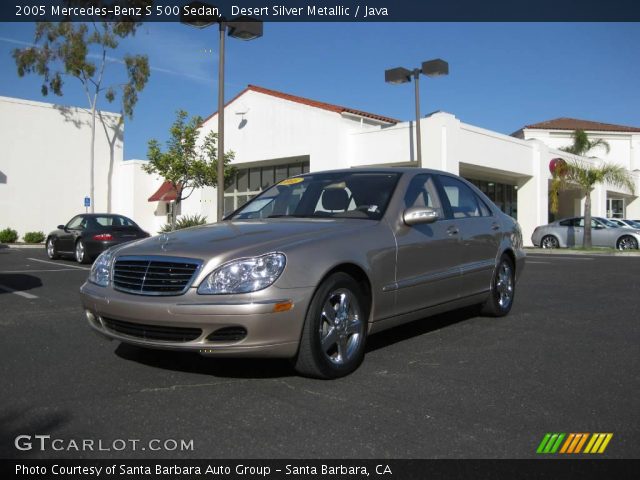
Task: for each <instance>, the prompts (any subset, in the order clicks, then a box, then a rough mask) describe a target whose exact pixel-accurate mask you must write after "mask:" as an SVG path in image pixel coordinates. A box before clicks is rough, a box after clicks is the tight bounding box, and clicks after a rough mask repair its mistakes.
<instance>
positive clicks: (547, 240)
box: [540, 235, 560, 248]
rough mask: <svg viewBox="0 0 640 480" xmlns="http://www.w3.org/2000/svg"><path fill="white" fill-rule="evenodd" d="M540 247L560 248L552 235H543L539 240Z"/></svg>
mask: <svg viewBox="0 0 640 480" xmlns="http://www.w3.org/2000/svg"><path fill="white" fill-rule="evenodd" d="M540 246H541V247H542V248H560V242H559V241H558V239H557V238H556V237H554V236H553V235H545V236H544V237H542V240H540Z"/></svg>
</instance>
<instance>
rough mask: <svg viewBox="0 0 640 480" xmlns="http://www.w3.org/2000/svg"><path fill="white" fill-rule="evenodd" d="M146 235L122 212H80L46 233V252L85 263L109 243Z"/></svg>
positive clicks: (53, 257)
mask: <svg viewBox="0 0 640 480" xmlns="http://www.w3.org/2000/svg"><path fill="white" fill-rule="evenodd" d="M148 236H149V234H148V233H147V232H145V231H144V230H142V229H141V228H140V227H139V226H138V225H137V224H136V223H135V222H134V221H133V220H131V219H130V218H127V217H125V216H123V215H113V214H110V213H83V214H81V215H76V216H75V217H73V218H72V219H71V220H69V222H68V223H67V224H66V225H58V229H57V230H54V231H53V232H51V233H50V234H49V235H47V242H46V246H47V255H48V256H49V258H51V259H56V258H58V257H60V256H62V255H73V256H74V257H75V259H76V261H77V262H78V263H89V262H90V261H92V260H93V259H95V258H96V257H97V256H98V255H100V253H102V252H103V251H105V250H106V249H107V248H109V247H111V246H113V245H118V244H119V243H124V242H129V241H131V240H136V239H138V238H145V237H148Z"/></svg>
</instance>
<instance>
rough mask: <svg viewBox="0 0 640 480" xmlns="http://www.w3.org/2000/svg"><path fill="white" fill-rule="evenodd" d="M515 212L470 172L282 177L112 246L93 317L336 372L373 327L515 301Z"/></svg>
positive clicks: (99, 268) (349, 367)
mask: <svg viewBox="0 0 640 480" xmlns="http://www.w3.org/2000/svg"><path fill="white" fill-rule="evenodd" d="M524 263H525V253H524V251H523V249H522V235H521V231H520V228H519V226H518V224H517V222H516V221H515V220H514V219H513V218H511V217H509V216H507V215H505V214H504V213H502V212H501V211H500V210H499V209H498V208H497V207H496V206H495V205H494V204H493V203H492V202H491V201H490V200H489V199H488V198H487V197H486V196H485V195H484V194H483V193H482V192H480V191H479V190H478V189H477V188H475V187H474V186H473V185H471V184H470V183H469V182H467V181H465V180H463V179H461V178H459V177H456V176H454V175H450V174H448V173H444V172H439V171H433V170H422V169H416V168H404V169H400V168H393V169H391V168H387V169H351V170H340V171H330V172H319V173H311V174H306V175H302V176H297V177H292V178H288V179H286V180H283V181H281V182H280V183H278V184H276V185H274V186H273V187H271V188H269V189H267V190H265V191H264V192H262V193H261V194H260V195H258V196H256V197H255V198H253V199H252V200H251V201H249V202H248V203H247V204H245V205H244V206H243V207H241V208H240V209H238V210H237V211H235V212H233V213H232V214H230V215H229V216H228V217H227V218H226V219H225V220H224V221H223V222H221V223H218V224H213V225H207V226H203V227H196V228H191V229H188V230H182V231H177V232H174V233H170V234H163V235H159V236H155V237H152V238H149V239H146V240H142V241H138V242H134V243H131V244H127V245H123V246H118V247H114V248H112V249H110V250H108V251H107V252H105V253H104V254H102V255H101V256H100V257H99V258H98V259H97V260H96V262H95V263H94V265H93V267H92V269H91V273H90V277H89V279H88V280H87V282H86V283H85V284H84V285H83V286H82V288H81V290H80V291H81V297H82V304H83V306H84V309H85V312H86V316H87V319H88V321H89V324H90V325H91V327H92V328H93V329H95V330H96V331H97V332H99V333H101V334H102V335H104V336H106V337H108V338H110V339H116V340H119V341H121V342H125V343H129V344H133V345H138V346H142V347H150V348H161V349H175V350H182V351H191V352H198V353H200V354H202V355H206V356H219V357H223V356H231V357H240V356H257V357H285V358H290V359H292V361H293V364H294V366H295V368H296V370H297V371H298V372H299V373H301V374H303V375H308V376H312V377H318V378H335V377H340V376H343V375H346V374H348V373H350V372H352V371H353V370H355V369H356V368H357V367H358V365H359V364H360V363H361V361H362V359H363V356H364V351H365V342H366V338H367V336H368V335H370V334H372V333H375V332H379V331H382V330H385V329H387V328H390V327H393V326H396V325H399V324H402V323H405V322H409V321H412V320H418V319H424V318H425V317H427V316H429V315H433V314H436V313H440V312H444V311H448V310H452V309H455V308H459V307H463V306H467V305H474V304H481V305H482V308H483V312H484V313H485V314H487V315H492V316H502V315H506V314H507V313H508V312H509V311H510V309H511V306H512V305H513V300H514V295H515V286H516V280H517V278H519V276H520V275H521V273H522V270H523V268H524Z"/></svg>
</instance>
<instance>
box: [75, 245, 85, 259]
mask: <svg viewBox="0 0 640 480" xmlns="http://www.w3.org/2000/svg"><path fill="white" fill-rule="evenodd" d="M84 255H85V251H84V244H83V243H82V241H78V243H76V261H77V262H78V263H82V262H84Z"/></svg>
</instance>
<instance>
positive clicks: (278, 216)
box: [267, 213, 311, 218]
mask: <svg viewBox="0 0 640 480" xmlns="http://www.w3.org/2000/svg"><path fill="white" fill-rule="evenodd" d="M310 216H311V215H295V214H291V213H290V214H284V213H279V214H275V215H268V216H267V218H282V217H296V218H305V217H310Z"/></svg>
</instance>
